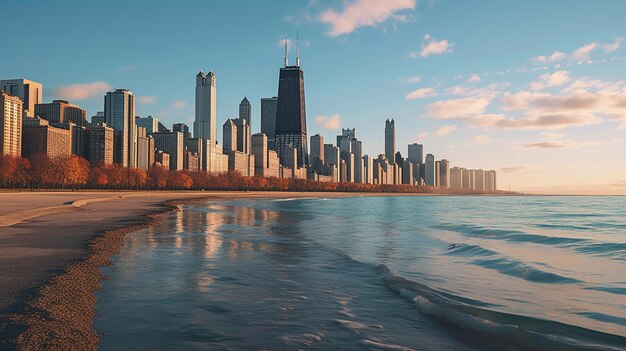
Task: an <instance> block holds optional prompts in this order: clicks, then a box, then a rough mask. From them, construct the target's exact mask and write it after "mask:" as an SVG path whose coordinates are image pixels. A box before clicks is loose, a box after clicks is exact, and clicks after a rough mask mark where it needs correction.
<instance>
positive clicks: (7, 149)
mask: <svg viewBox="0 0 626 351" xmlns="http://www.w3.org/2000/svg"><path fill="white" fill-rule="evenodd" d="M22 105H23V103H22V100H20V98H19V97H17V96H12V95H10V94H7V93H5V92H4V91H2V90H0V156H1V155H12V156H17V157H20V156H22Z"/></svg>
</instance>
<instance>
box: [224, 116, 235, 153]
mask: <svg viewBox="0 0 626 351" xmlns="http://www.w3.org/2000/svg"><path fill="white" fill-rule="evenodd" d="M222 144H224V150H225V151H226V150H228V151H237V125H236V124H235V122H234V121H233V120H232V119H231V118H229V119H227V120H226V122H224V125H223V126H222Z"/></svg>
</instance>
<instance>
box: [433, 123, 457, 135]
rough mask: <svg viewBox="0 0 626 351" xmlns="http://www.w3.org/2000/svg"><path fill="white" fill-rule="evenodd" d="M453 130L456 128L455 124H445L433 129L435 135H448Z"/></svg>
mask: <svg viewBox="0 0 626 351" xmlns="http://www.w3.org/2000/svg"><path fill="white" fill-rule="evenodd" d="M455 130H456V126H455V125H445V126H443V127H440V128H438V129H437V130H436V131H435V135H437V136H446V135H450V134H451V133H452V132H454V131H455Z"/></svg>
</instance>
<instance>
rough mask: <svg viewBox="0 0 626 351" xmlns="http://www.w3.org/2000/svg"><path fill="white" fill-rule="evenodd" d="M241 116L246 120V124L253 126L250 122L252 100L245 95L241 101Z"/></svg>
mask: <svg viewBox="0 0 626 351" xmlns="http://www.w3.org/2000/svg"><path fill="white" fill-rule="evenodd" d="M239 118H241V119H242V120H244V121H246V124H247V125H248V126H250V127H252V125H251V124H250V122H251V119H252V105H251V104H250V101H248V98H247V97H245V96H244V97H243V100H241V102H240V103H239Z"/></svg>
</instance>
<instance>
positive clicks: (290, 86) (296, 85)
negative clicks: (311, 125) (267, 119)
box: [275, 40, 308, 167]
mask: <svg viewBox="0 0 626 351" xmlns="http://www.w3.org/2000/svg"><path fill="white" fill-rule="evenodd" d="M296 50H297V51H299V50H298V49H296ZM275 142H276V152H277V153H278V156H279V158H280V161H281V162H284V159H285V153H286V152H287V150H288V148H289V147H294V148H296V150H297V157H298V166H299V167H303V166H305V165H307V164H308V157H307V154H308V148H307V133H306V108H305V105H304V73H303V72H302V69H300V55H299V53H298V54H297V55H296V65H295V66H289V60H288V58H287V40H285V67H283V68H281V69H280V79H279V82H278V106H277V111H276V141H275Z"/></svg>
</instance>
